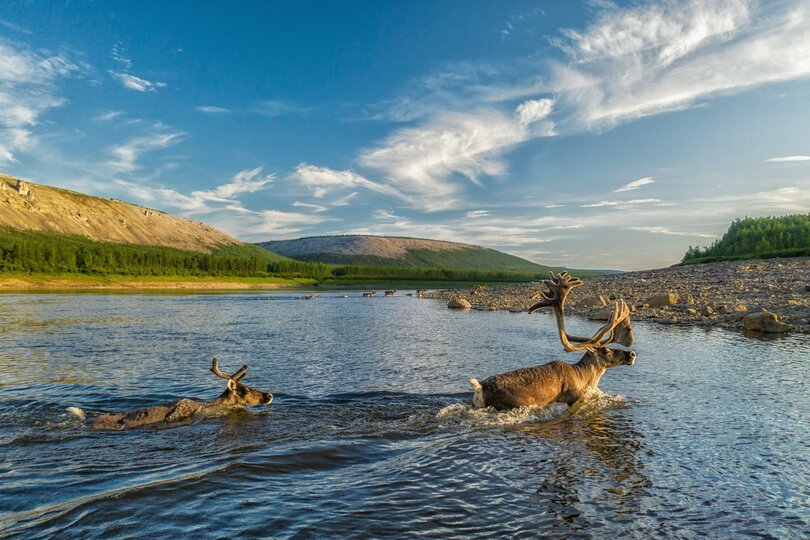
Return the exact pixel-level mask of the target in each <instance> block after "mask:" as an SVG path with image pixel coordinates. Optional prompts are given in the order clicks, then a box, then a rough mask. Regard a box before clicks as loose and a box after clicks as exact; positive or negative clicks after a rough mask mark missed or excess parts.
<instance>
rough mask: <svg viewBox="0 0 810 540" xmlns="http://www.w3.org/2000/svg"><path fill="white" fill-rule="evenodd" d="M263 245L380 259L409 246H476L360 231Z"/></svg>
mask: <svg viewBox="0 0 810 540" xmlns="http://www.w3.org/2000/svg"><path fill="white" fill-rule="evenodd" d="M267 246H268V247H269V248H270V249H272V251H274V252H275V253H278V254H280V255H285V256H287V257H292V258H295V257H296V256H303V255H309V254H310V253H336V254H341V255H361V256H373V257H382V258H384V259H399V258H401V257H404V256H405V255H406V254H407V253H408V250H412V249H427V250H431V251H456V250H461V249H467V248H472V247H476V246H472V245H470V244H459V243H456V242H443V241H441V240H424V239H421V238H395V237H385V236H364V235H346V236H313V237H310V238H298V239H296V240H280V241H277V242H267ZM271 246H272V247H271Z"/></svg>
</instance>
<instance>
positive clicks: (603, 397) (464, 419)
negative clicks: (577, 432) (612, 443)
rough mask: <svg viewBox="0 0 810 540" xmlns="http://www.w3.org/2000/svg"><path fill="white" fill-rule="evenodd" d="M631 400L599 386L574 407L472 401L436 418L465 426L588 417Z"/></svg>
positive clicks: (562, 404)
mask: <svg viewBox="0 0 810 540" xmlns="http://www.w3.org/2000/svg"><path fill="white" fill-rule="evenodd" d="M630 406H631V402H630V401H628V400H627V399H625V398H624V397H623V396H620V395H610V394H606V393H605V392H602V391H601V390H599V389H598V388H593V389H591V390H588V391H587V392H586V393H585V395H583V396H582V398H580V399H579V401H577V402H576V403H574V404H573V405H572V406H571V407H569V406H568V405H566V404H565V403H550V404H548V405H528V406H525V407H518V408H516V409H510V410H508V411H498V410H496V409H494V408H492V407H486V408H483V409H476V408H474V407H473V406H472V404H469V403H453V404H452V405H448V406H446V407H444V408H442V409H441V410H440V411H439V412H438V413H436V419H437V420H439V421H440V422H443V423H447V424H458V425H462V426H513V425H523V424H536V423H539V422H548V421H549V420H553V419H555V418H559V417H561V416H563V415H569V416H577V417H587V416H591V415H593V414H594V413H596V412H598V411H601V410H603V409H612V408H626V407H630Z"/></svg>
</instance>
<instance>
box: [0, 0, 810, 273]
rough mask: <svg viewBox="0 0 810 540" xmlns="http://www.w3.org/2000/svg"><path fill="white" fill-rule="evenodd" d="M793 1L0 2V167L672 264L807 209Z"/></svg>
mask: <svg viewBox="0 0 810 540" xmlns="http://www.w3.org/2000/svg"><path fill="white" fill-rule="evenodd" d="M808 126H810V4H808V3H807V2H806V1H802V0H781V1H780V0H777V1H768V2H756V1H746V0H722V1H720V0H717V1H715V0H703V1H683V2H677V1H656V2H632V3H623V2H622V3H613V2H610V1H604V0H598V1H583V2H556V1H554V2H552V1H549V2H521V1H511V2H499V1H491V2H476V1H465V2H460V1H443V2H442V1H435V2H397V3H395V2H340V3H339V2H312V3H309V4H307V5H305V6H303V7H300V6H298V7H293V5H292V3H282V2H276V3H267V2H261V3H260V2H256V3H251V2H222V3H215V2H205V3H200V2H171V3H168V2H164V3H158V2H65V3H64V4H61V5H60V4H59V3H58V2H37V1H25V2H14V1H11V2H4V3H3V4H2V5H0V171H4V172H7V173H8V174H12V175H15V176H19V177H23V178H29V179H31V180H32V181H35V182H40V183H45V184H50V185H55V186H58V187H65V188H70V189H75V190H78V191H82V192H86V193H90V194H94V195H100V196H108V197H117V198H121V199H124V200H126V201H129V202H133V203H138V204H143V205H145V206H150V207H153V208H157V209H160V210H164V211H167V212H170V213H175V214H180V215H184V216H187V217H190V218H192V219H195V220H199V221H204V222H207V223H210V224H212V225H214V226H216V227H218V228H220V229H222V230H224V231H226V232H228V233H230V234H232V235H234V236H236V237H237V238H239V239H242V240H246V241H261V240H269V239H281V238H293V237H298V236H309V235H316V234H343V233H353V232H354V233H367V234H391V235H398V236H417V237H426V238H436V239H444V240H451V241H460V242H468V243H474V244H480V245H485V246H488V247H493V248H496V249H501V250H503V251H507V252H509V253H514V254H516V255H519V256H523V257H526V258H528V259H531V260H534V261H537V262H540V263H546V264H555V265H557V264H560V265H566V266H571V267H581V268H582V267H587V268H618V269H640V268H652V267H660V266H665V265H669V264H672V263H674V262H677V261H678V260H679V259H680V257H681V256H682V254H683V252H684V251H685V250H686V248H687V246H689V245H705V244H708V243H710V242H711V241H712V240H713V238H715V237H716V236H718V235H720V234H722V233H723V232H724V231H725V229H726V228H727V227H728V224H729V223H730V221H731V220H732V219H733V218H735V217H742V216H745V215H749V216H760V215H777V214H786V213H797V212H804V213H806V212H810V128H808Z"/></svg>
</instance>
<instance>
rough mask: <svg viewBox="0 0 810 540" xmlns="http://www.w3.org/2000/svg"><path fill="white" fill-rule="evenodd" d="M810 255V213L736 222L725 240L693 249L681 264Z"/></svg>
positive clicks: (688, 251)
mask: <svg viewBox="0 0 810 540" xmlns="http://www.w3.org/2000/svg"><path fill="white" fill-rule="evenodd" d="M807 256H810V214H806V215H805V214H796V215H790V216H779V217H762V218H749V217H746V218H745V219H735V220H734V222H733V223H732V224H731V226H730V227H729V228H728V232H726V233H725V234H724V235H723V237H722V238H720V239H719V240H715V241H714V242H713V243H712V245H711V246H708V247H703V248H699V247H696V246H695V247H692V246H689V249H688V250H687V251H686V254H685V255H684V256H683V259H682V260H681V264H699V263H706V262H716V261H728V260H735V259H768V258H773V257H807Z"/></svg>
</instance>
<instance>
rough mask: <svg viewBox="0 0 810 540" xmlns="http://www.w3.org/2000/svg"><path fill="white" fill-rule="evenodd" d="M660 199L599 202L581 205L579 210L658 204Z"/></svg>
mask: <svg viewBox="0 0 810 540" xmlns="http://www.w3.org/2000/svg"><path fill="white" fill-rule="evenodd" d="M660 202H661V199H631V200H629V201H599V202H597V203H591V204H582V205H580V208H599V207H602V206H625V205H635V204H650V203H660Z"/></svg>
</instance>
